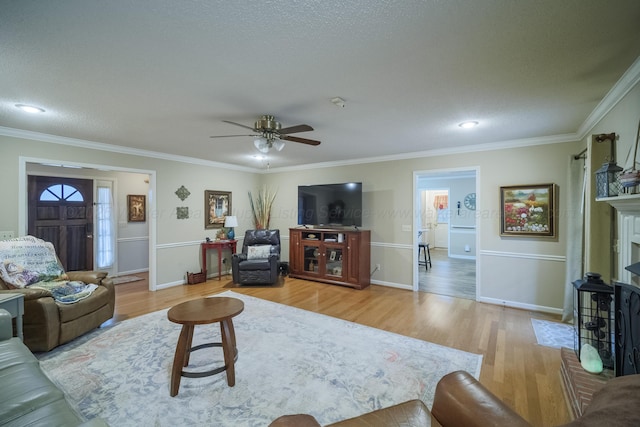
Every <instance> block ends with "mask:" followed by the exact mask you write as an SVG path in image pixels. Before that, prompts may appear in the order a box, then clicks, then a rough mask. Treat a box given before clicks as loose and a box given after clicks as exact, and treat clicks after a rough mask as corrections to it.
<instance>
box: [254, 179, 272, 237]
mask: <svg viewBox="0 0 640 427" xmlns="http://www.w3.org/2000/svg"><path fill="white" fill-rule="evenodd" d="M276 194H277V191H272V190H270V189H269V188H267V186H266V185H265V186H263V187H262V189H260V190H259V191H258V193H257V195H256V196H255V198H254V197H253V195H252V194H251V191H249V203H251V211H252V212H253V222H254V225H255V227H256V229H257V230H261V229H268V228H269V221H270V219H271V207H272V206H273V201H274V200H275V198H276Z"/></svg>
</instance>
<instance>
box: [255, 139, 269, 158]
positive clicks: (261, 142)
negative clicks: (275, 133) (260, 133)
mask: <svg viewBox="0 0 640 427" xmlns="http://www.w3.org/2000/svg"><path fill="white" fill-rule="evenodd" d="M253 145H255V146H256V148H257V149H258V151H259V152H261V153H263V154H267V153H268V152H269V148H270V147H269V143H268V142H267V139H266V138H263V137H260V138H256V139H254V140H253Z"/></svg>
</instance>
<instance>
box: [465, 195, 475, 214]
mask: <svg viewBox="0 0 640 427" xmlns="http://www.w3.org/2000/svg"><path fill="white" fill-rule="evenodd" d="M464 207H465V208H467V209H470V210H472V211H475V210H476V193H469V194H467V195H466V196H464Z"/></svg>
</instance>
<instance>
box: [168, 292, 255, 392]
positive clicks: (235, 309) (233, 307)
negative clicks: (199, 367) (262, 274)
mask: <svg viewBox="0 0 640 427" xmlns="http://www.w3.org/2000/svg"><path fill="white" fill-rule="evenodd" d="M242 310H244V303H243V302H242V301H241V300H239V299H237V298H228V297H211V298H198V299H194V300H191V301H186V302H183V303H181V304H178V305H176V306H174V307H172V308H171V309H169V312H168V313H167V318H168V319H169V320H170V321H172V322H173V323H179V324H181V325H182V330H181V331H180V337H179V338H178V344H177V345H176V354H175V356H174V358H173V368H172V369H171V390H170V394H171V397H174V396H176V395H177V394H178V389H179V388H180V378H181V377H189V378H201V377H206V376H209V375H215V374H218V373H220V372H223V371H227V384H228V385H229V387H233V386H234V385H235V384H236V371H235V361H236V359H237V358H238V349H237V347H236V333H235V330H234V329H233V321H232V318H233V317H235V316H237V315H238V314H240V313H242ZM216 322H220V334H221V336H222V342H219V343H206V344H200V345H197V346H195V347H191V343H192V341H193V330H194V328H195V326H196V325H206V324H209V323H216ZM207 347H222V351H223V354H224V366H221V367H219V368H216V369H212V370H210V371H205V372H185V371H184V370H183V369H182V368H183V367H185V366H188V365H189V356H190V354H191V352H193V351H196V350H200V349H202V348H207Z"/></svg>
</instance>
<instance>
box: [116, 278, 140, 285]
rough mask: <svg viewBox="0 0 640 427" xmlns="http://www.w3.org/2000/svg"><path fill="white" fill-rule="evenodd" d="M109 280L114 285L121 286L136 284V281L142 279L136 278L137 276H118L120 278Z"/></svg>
mask: <svg viewBox="0 0 640 427" xmlns="http://www.w3.org/2000/svg"><path fill="white" fill-rule="evenodd" d="M111 280H112V282H113V284H114V285H121V284H123V283H131V282H137V281H138V280H142V277H138V276H120V277H114V278H112V279H111Z"/></svg>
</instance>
